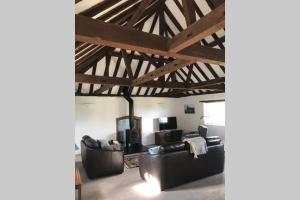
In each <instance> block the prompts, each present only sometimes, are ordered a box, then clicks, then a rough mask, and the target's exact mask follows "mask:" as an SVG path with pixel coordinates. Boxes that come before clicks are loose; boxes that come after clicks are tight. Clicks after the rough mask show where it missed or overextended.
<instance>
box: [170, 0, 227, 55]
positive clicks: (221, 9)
mask: <svg viewBox="0 0 300 200" xmlns="http://www.w3.org/2000/svg"><path fill="white" fill-rule="evenodd" d="M224 27H225V4H224V3H223V4H221V5H220V6H218V7H217V8H216V9H214V10H212V11H211V12H210V13H209V14H207V15H206V16H204V17H203V18H201V19H200V20H198V21H196V22H195V23H193V24H191V25H190V26H188V27H187V29H185V30H183V31H182V32H180V33H179V34H177V35H176V36H175V37H173V38H172V39H171V40H170V41H169V42H168V48H169V50H170V51H171V52H179V51H180V50H182V49H185V48H187V47H189V46H191V45H192V44H194V43H196V42H198V41H199V40H201V39H203V38H205V37H207V36H209V35H211V34H213V33H215V32H217V31H218V30H220V29H222V28H224Z"/></svg>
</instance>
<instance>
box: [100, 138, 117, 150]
mask: <svg viewBox="0 0 300 200" xmlns="http://www.w3.org/2000/svg"><path fill="white" fill-rule="evenodd" d="M99 142H100V145H101V149H102V150H109V151H112V150H114V149H113V147H112V146H111V145H110V144H109V142H108V140H103V139H100V140H99Z"/></svg>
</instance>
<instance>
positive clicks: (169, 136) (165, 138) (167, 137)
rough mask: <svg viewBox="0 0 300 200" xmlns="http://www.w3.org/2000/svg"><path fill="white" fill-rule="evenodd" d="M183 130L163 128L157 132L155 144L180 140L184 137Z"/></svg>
mask: <svg viewBox="0 0 300 200" xmlns="http://www.w3.org/2000/svg"><path fill="white" fill-rule="evenodd" d="M182 132H183V131H182V130H178V129H171V130H161V131H157V132H155V144H156V145H162V144H167V143H171V142H179V141H181V137H182Z"/></svg>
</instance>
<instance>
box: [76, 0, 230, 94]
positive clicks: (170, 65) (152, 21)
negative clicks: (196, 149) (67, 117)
mask: <svg viewBox="0 0 300 200" xmlns="http://www.w3.org/2000/svg"><path fill="white" fill-rule="evenodd" d="M76 1H77V0H76ZM76 1H75V2H76ZM165 1H166V0H126V1H120V0H102V1H100V2H99V3H96V4H95V5H93V6H91V7H90V8H87V9H85V10H83V11H80V12H76V13H78V14H77V15H75V40H76V41H75V82H76V86H77V91H76V92H75V94H76V95H80V96H122V88H124V87H129V92H130V94H131V96H137V97H138V96H143V97H148V96H153V97H186V96H191V95H203V94H214V93H223V92H225V77H223V76H224V75H222V73H223V74H225V67H224V65H225V46H224V42H225V36H224V35H223V33H224V31H225V28H224V20H225V16H224V13H225V8H224V0H204V1H203V2H201V3H200V4H199V2H197V1H198V0H181V1H179V0H173V1H174V3H175V6H176V7H177V8H178V9H179V12H181V14H182V15H183V16H184V19H185V22H186V25H187V28H184V27H183V26H184V25H183V24H182V21H181V19H179V18H178V15H177V13H176V12H177V11H178V10H177V11H175V10H174V9H173V8H171V7H170V5H169V4H166V3H165ZM78 2H79V1H78ZM203 3H204V4H206V5H205V6H206V8H207V6H208V9H211V12H209V13H208V14H206V15H205V14H204V12H203V11H204V10H203ZM76 6H77V5H76ZM78 6H79V5H78ZM80 7H81V5H80ZM206 8H205V9H206ZM80 9H81V8H80ZM198 18H199V19H198ZM196 19H198V21H196ZM144 25H145V27H144ZM149 25H150V27H149ZM149 28H150V29H149ZM147 29H148V31H147V32H145V30H147ZM220 29H222V31H220V32H217V31H219V30H220ZM154 32H155V34H154ZM157 34H158V35H157ZM130 51H131V53H128V52H130ZM112 56H113V57H117V60H115V59H113V62H112V63H111V57H112ZM103 58H105V63H106V64H105V67H104V66H103V67H101V68H99V67H100V65H99V64H98V68H97V63H98V62H99V61H100V60H101V59H103ZM122 59H124V64H125V65H124V64H121V60H122ZM133 59H134V60H135V61H133V62H132V60H133ZM145 61H146V62H147V61H149V62H148V64H146V65H145V64H144V63H145ZM101 63H103V62H101ZM110 63H111V64H110ZM197 63H198V64H200V63H201V65H200V66H201V67H200V66H199V65H198V64H197ZM202 63H203V64H202ZM211 64H216V65H217V66H216V65H211ZM114 65H115V66H114ZM153 67H154V68H155V69H154V70H153ZM91 68H92V69H91ZM124 68H125V70H124ZM218 68H219V69H218ZM112 69H113V72H112V71H111V70H112ZM88 70H90V71H89V74H91V75H87V74H85V73H86V72H87V71H88ZM99 70H100V71H99ZM96 71H97V73H96ZM99 73H100V74H102V73H103V76H98V75H96V74H99ZM220 73H221V74H220ZM110 74H111V76H110ZM86 84H89V88H87V87H86ZM95 84H96V85H98V89H96V90H94V88H95V87H97V86H95ZM99 85H100V87H99ZM83 86H84V87H83ZM113 87H117V88H115V89H116V90H112V88H113ZM105 91H108V92H107V93H103V92H105Z"/></svg>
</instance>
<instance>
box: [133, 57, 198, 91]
mask: <svg viewBox="0 0 300 200" xmlns="http://www.w3.org/2000/svg"><path fill="white" fill-rule="evenodd" d="M192 63H193V62H192V61H190V62H187V61H182V60H174V61H172V62H170V63H168V64H166V65H165V66H163V67H160V68H158V69H156V70H154V71H151V72H149V73H147V74H145V75H143V76H141V77H139V78H137V79H135V80H133V81H132V85H133V86H136V85H140V84H142V83H145V82H148V81H150V80H153V79H155V78H157V77H160V76H163V75H165V74H169V73H171V72H174V71H176V70H178V69H180V68H182V67H184V66H186V65H188V64H192Z"/></svg>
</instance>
